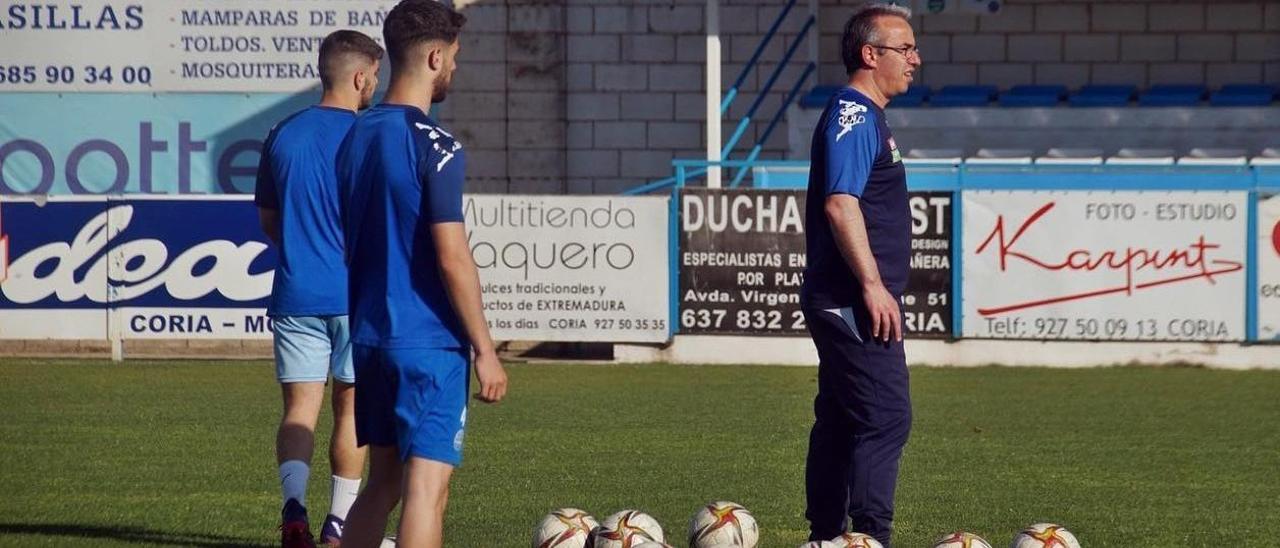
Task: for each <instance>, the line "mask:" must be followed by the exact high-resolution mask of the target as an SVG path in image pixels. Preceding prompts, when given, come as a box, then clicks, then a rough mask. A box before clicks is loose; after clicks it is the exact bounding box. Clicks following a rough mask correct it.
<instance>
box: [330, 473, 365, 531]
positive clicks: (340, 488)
mask: <svg viewBox="0 0 1280 548" xmlns="http://www.w3.org/2000/svg"><path fill="white" fill-rule="evenodd" d="M359 494H360V478H356V479H347V478H344V477H342V476H333V497H332V498H330V499H329V501H330V502H329V513H330V514H333V515H335V516H338V519H340V520H342V521H346V520H347V512H350V511H351V505H352V504H355V503H356V495H359Z"/></svg>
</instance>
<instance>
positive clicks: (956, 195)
mask: <svg viewBox="0 0 1280 548" xmlns="http://www.w3.org/2000/svg"><path fill="white" fill-rule="evenodd" d="M963 273H964V171H963V170H962V168H961V169H957V170H956V190H955V191H954V192H952V193H951V338H952V339H959V338H961V337H963V336H964V283H963V280H964V276H963Z"/></svg>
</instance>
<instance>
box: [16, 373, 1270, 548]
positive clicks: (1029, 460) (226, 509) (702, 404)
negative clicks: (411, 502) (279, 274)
mask: <svg viewBox="0 0 1280 548" xmlns="http://www.w3.org/2000/svg"><path fill="white" fill-rule="evenodd" d="M510 372H511V380H512V388H511V393H510V395H509V400H508V401H506V402H504V403H502V404H501V405H499V406H483V405H480V404H474V405H473V406H472V414H471V417H472V420H471V422H470V431H469V432H468V436H467V448H466V453H467V456H466V462H465V463H464V466H463V468H462V469H461V470H459V472H458V473H457V475H456V476H455V480H454V483H453V492H452V496H451V498H450V506H449V515H448V525H447V528H448V529H447V531H446V544H447V545H449V546H458V547H480V548H488V547H495V548H498V547H508V546H511V547H522V546H528V543H529V535H530V532H531V530H532V528H533V526H534V524H535V523H537V521H538V520H539V519H540V518H541V516H542V515H543V514H544V513H545V512H547V511H548V510H550V509H552V508H554V507H557V506H577V507H581V508H584V509H586V510H588V511H590V512H592V513H594V514H595V515H596V516H597V517H599V518H603V517H604V516H606V515H608V514H609V513H612V512H614V511H616V510H619V509H623V508H632V507H634V508H639V509H642V510H645V511H647V512H649V513H651V514H653V515H654V516H655V517H656V518H658V520H659V521H660V522H661V523H662V524H663V526H664V528H665V529H666V531H667V534H668V539H669V540H671V541H674V542H675V543H676V544H677V545H678V546H683V544H684V538H683V537H684V534H685V528H686V523H687V520H688V518H689V516H690V515H691V514H692V513H693V511H694V510H696V509H697V508H698V506H699V505H700V504H702V503H704V502H707V501H710V500H714V499H728V500H733V501H736V502H739V503H741V504H743V505H745V506H746V507H747V508H749V509H750V510H751V511H752V512H753V513H754V514H755V516H756V518H757V520H758V521H759V522H760V526H761V530H762V539H761V544H760V545H761V546H762V547H784V548H785V547H793V546H796V545H797V544H799V543H801V542H802V541H803V540H804V537H805V534H806V533H805V531H806V529H805V526H806V524H805V521H804V519H803V509H804V490H803V485H802V477H803V463H804V454H805V445H806V440H807V435H808V428H809V424H810V417H811V414H810V413H811V411H810V405H811V401H812V396H813V393H814V389H815V373H816V370H814V369H812V368H786V367H728V366H670V365H646V366H621V365H591V364H549V365H516V366H513V367H511V368H510ZM912 383H913V397H914V401H915V423H914V429H913V431H912V436H911V442H910V444H909V445H908V446H907V450H906V455H905V457H904V460H903V465H902V475H901V480H900V483H899V488H898V516H897V537H896V539H897V541H898V542H897V543H896V544H897V545H899V546H902V547H918V546H927V545H928V542H929V540H930V539H932V538H933V537H934V536H936V535H938V534H940V533H943V532H946V531H947V530H952V529H961V528H963V529H968V530H971V531H974V532H977V533H979V534H982V535H984V536H985V537H987V539H988V540H990V541H992V543H993V544H994V545H995V546H1007V545H1008V543H1009V541H1010V538H1011V537H1012V535H1013V533H1014V532H1016V530H1017V529H1018V528H1019V527H1021V526H1023V525H1026V524H1030V523H1032V522H1036V521H1056V522H1061V523H1065V524H1067V525H1068V526H1069V527H1070V528H1072V529H1073V530H1074V531H1075V532H1076V534H1077V535H1078V536H1079V537H1080V539H1081V541H1082V543H1083V545H1084V546H1086V547H1094V546H1117V547H1148V546H1231V547H1242V546H1275V545H1276V542H1277V540H1276V539H1280V519H1277V515H1280V514H1277V512H1280V510H1278V508H1280V373H1276V372H1259V371H1251V372H1236V371H1210V370H1202V369H1190V368H1177V369H1152V368H1104V369H1089V370H1048V369H1021V368H979V369H935V368H914V369H913V370H912ZM279 406H280V403H279V392H278V388H277V387H276V384H275V382H274V377H273V369H272V367H271V366H270V365H269V364H268V363H265V362H248V363H245V362H210V363H197V362H130V363H126V364H124V365H111V364H108V363H104V362H90V361H49V360H16V359H6V360H0V470H2V472H0V545H3V546H24V547H25V546H82V545H83V546H97V545H103V546H113V545H114V546H128V545H135V546H136V545H151V546H157V545H180V546H232V547H236V546H241V547H250V546H271V545H272V543H273V542H276V541H277V540H276V536H275V535H276V532H275V526H276V525H277V523H276V521H277V519H278V507H279V499H278V496H279V495H278V490H277V485H276V483H277V482H276V477H275V476H276V472H275V462H274V457H273V453H272V447H273V439H274V431H275V426H276V421H277V420H278V413H279ZM327 424H328V418H327V412H326V417H325V418H322V427H321V432H324V431H325V428H327V426H326V425H327ZM320 437H321V438H324V437H325V436H324V435H323V434H322V435H321V436H320ZM321 441H323V439H322V440H321ZM321 447H323V445H321ZM318 453H319V454H317V456H316V458H315V460H314V462H313V474H312V483H311V488H310V491H309V499H310V500H309V506H310V507H311V508H312V514H313V519H314V516H315V515H316V514H318V515H319V516H323V515H324V510H325V509H327V504H328V502H327V498H328V490H329V485H328V483H329V482H328V464H327V457H326V456H325V455H324V454H323V451H320V452H318ZM317 521H318V520H317ZM317 525H318V524H317Z"/></svg>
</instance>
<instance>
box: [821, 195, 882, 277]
mask: <svg viewBox="0 0 1280 548" xmlns="http://www.w3.org/2000/svg"><path fill="white" fill-rule="evenodd" d="M826 213H827V219H828V220H829V221H830V222H831V233H832V236H834V238H835V241H836V247H837V248H839V249H840V256H841V257H843V258H844V261H845V264H848V265H849V270H851V271H853V274H854V276H855V277H857V278H858V282H859V283H861V284H862V288H863V289H866V288H869V287H875V286H879V285H882V283H883V282H881V280H880V268H879V267H878V266H876V258H875V255H872V254H871V239H870V238H868V237H867V225H866V221H865V220H864V219H863V216H862V208H861V207H859V205H858V199H857V198H854V197H852V196H847V195H842V196H833V197H832V198H828V201H827V204H826Z"/></svg>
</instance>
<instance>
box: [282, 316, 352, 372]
mask: <svg viewBox="0 0 1280 548" xmlns="http://www.w3.org/2000/svg"><path fill="white" fill-rule="evenodd" d="M272 325H273V326H274V331H275V334H274V335H273V337H272V338H273V339H274V341H275V345H274V346H275V354H276V379H279V381H280V382H281V383H294V382H325V381H327V380H329V375H330V374H331V373H332V374H333V378H334V379H337V380H338V382H344V383H347V384H351V383H354V382H356V375H355V372H354V371H353V370H352V367H351V332H350V330H349V329H348V328H347V316H346V315H342V316H277V317H275V318H272Z"/></svg>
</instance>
